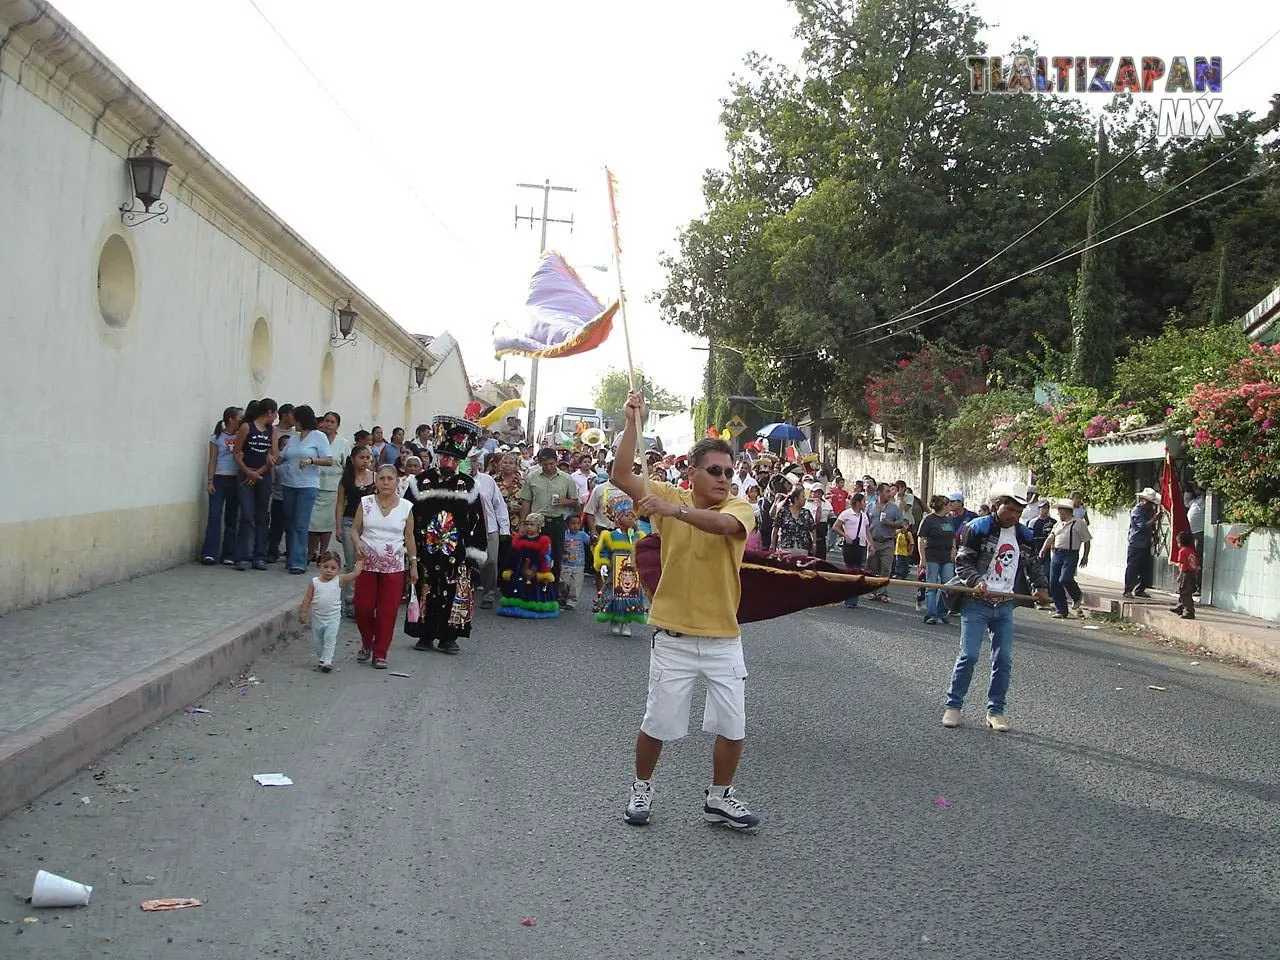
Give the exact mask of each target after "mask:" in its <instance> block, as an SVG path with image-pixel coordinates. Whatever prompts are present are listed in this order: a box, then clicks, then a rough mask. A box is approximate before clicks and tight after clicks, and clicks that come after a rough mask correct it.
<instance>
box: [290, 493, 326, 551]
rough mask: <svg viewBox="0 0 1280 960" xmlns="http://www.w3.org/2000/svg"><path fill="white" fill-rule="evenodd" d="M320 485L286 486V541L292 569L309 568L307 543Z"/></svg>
mask: <svg viewBox="0 0 1280 960" xmlns="http://www.w3.org/2000/svg"><path fill="white" fill-rule="evenodd" d="M319 493H320V489H319V488H318V487H285V488H284V543H285V553H286V554H287V555H288V560H287V561H286V564H285V565H286V566H287V567H288V568H289V569H290V570H305V569H307V543H308V539H309V537H310V535H311V508H312V507H314V506H315V503H316V496H317V495H318V494H319Z"/></svg>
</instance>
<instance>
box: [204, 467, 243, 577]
mask: <svg viewBox="0 0 1280 960" xmlns="http://www.w3.org/2000/svg"><path fill="white" fill-rule="evenodd" d="M239 487H240V478H239V477H237V476H235V475H234V474H232V475H230V476H223V475H217V476H215V477H214V478H213V493H211V494H209V523H208V525H207V526H206V527H205V528H204V546H203V547H201V548H200V556H201V557H202V558H203V557H212V558H213V559H214V560H234V559H235V558H236V521H237V520H239V519H240V490H239ZM219 541H221V542H219Z"/></svg>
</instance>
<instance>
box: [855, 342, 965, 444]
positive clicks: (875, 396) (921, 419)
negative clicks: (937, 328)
mask: <svg viewBox="0 0 1280 960" xmlns="http://www.w3.org/2000/svg"><path fill="white" fill-rule="evenodd" d="M985 389H986V382H985V381H984V380H983V376H982V363H981V357H980V355H979V354H972V355H964V354H959V353H955V352H953V351H951V350H948V349H946V348H945V347H940V346H936V345H935V346H927V347H922V348H921V349H920V351H919V352H918V353H916V354H915V355H914V356H911V357H906V358H904V359H902V360H899V361H898V364H897V366H896V367H895V368H894V369H893V370H890V371H889V372H887V373H885V374H884V375H882V376H879V377H868V378H867V384H866V400H867V412H868V414H869V415H870V417H871V419H872V420H873V421H876V422H878V423H883V424H884V425H885V427H886V428H888V430H889V432H890V433H891V434H893V435H894V436H895V437H896V438H898V439H900V440H904V441H907V442H909V443H920V442H921V441H922V440H928V439H931V438H932V437H933V436H934V435H935V434H936V433H937V430H938V427H939V426H940V425H941V424H942V423H943V422H944V421H946V420H947V419H948V418H950V417H952V416H954V415H955V413H956V410H958V409H959V407H960V402H961V401H962V400H963V399H964V398H965V397H967V396H970V395H971V394H975V393H981V392H982V391H983V390H985Z"/></svg>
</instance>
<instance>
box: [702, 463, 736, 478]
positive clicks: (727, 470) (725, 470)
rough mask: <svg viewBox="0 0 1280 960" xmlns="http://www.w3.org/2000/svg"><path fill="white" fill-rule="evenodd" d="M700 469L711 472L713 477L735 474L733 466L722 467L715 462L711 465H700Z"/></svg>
mask: <svg viewBox="0 0 1280 960" xmlns="http://www.w3.org/2000/svg"><path fill="white" fill-rule="evenodd" d="M698 469H699V470H703V471H705V472H706V473H709V474H711V476H713V477H728V476H732V475H733V467H722V466H720V465H719V464H713V465H712V466H709V467H699V468H698Z"/></svg>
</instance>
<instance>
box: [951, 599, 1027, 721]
mask: <svg viewBox="0 0 1280 960" xmlns="http://www.w3.org/2000/svg"><path fill="white" fill-rule="evenodd" d="M988 630H989V631H990V632H991V686H989V687H988V688H987V713H994V714H1003V713H1004V698H1005V694H1007V693H1008V692H1009V679H1010V678H1011V676H1012V675H1013V605H1012V604H1009V603H1001V604H998V605H995V606H993V605H991V604H989V603H984V602H983V601H981V600H973V599H968V600H965V602H964V606H963V607H961V608H960V654H959V655H958V656H957V657H956V666H955V669H954V670H953V671H952V672H951V688H950V689H949V690H948V691H947V706H948V707H953V708H955V709H956V710H959V709H960V708H961V707H962V706H964V695H965V694H966V693H968V692H969V681H970V680H972V679H973V668H974V667H975V666H976V665H977V663H978V658H979V657H981V656H982V642H983V641H984V640H985V639H986V638H987V631H988Z"/></svg>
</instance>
